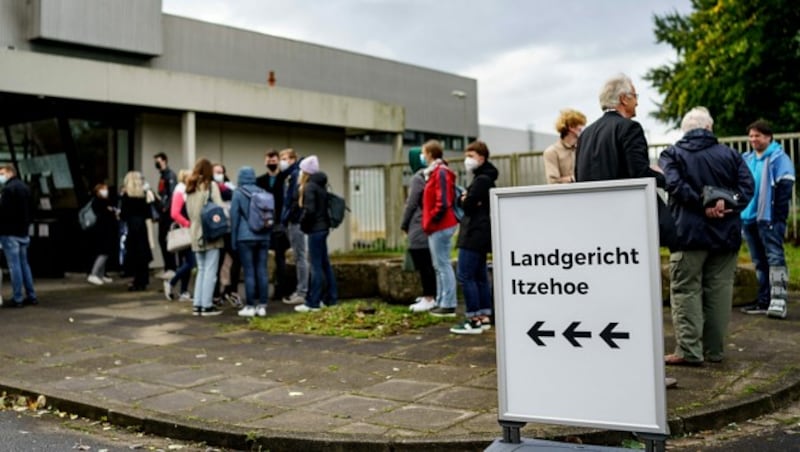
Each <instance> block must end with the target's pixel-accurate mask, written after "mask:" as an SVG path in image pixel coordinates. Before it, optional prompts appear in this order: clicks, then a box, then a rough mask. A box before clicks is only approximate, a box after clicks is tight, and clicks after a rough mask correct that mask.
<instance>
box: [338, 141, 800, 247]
mask: <svg viewBox="0 0 800 452" xmlns="http://www.w3.org/2000/svg"><path fill="white" fill-rule="evenodd" d="M774 139H775V140H776V141H778V142H779V143H780V144H781V145H782V146H783V148H784V150H786V153H787V154H789V157H791V159H792V161H793V162H794V164H795V169H796V170H797V169H798V168H797V166H798V164H800V155H799V154H798V153H799V152H800V151H799V150H798V148H800V133H789V134H776V135H775V137H774ZM719 141H720V142H722V143H724V144H726V145H728V146H730V147H731V148H733V149H735V150H737V151H739V152H745V151H747V150H748V149H749V147H750V144H749V141H748V138H747V137H746V136H738V137H725V138H720V139H719ZM668 146H669V145H668V144H653V145H651V146H650V149H649V155H650V159H651V161H652V162H653V163H654V164H655V163H657V161H658V155H659V154H660V153H661V151H663V150H664V149H666V148H667V147H668ZM492 163H493V164H494V165H495V166H496V167H497V170H498V172H499V176H498V179H497V186H498V187H512V186H522V185H540V184H545V183H547V180H546V178H545V173H544V158H543V153H542V152H529V153H518V154H508V155H497V156H493V157H492ZM450 168H451V169H453V170H454V171H455V172H456V174H457V175H458V177H457V179H456V180H457V183H458V184H460V185H464V186H466V185H469V182H470V178H468V176H467V174H466V171H465V169H464V162H463V161H462V160H460V159H453V161H451V162H450ZM347 171H348V175H349V183H350V190H349V194H350V199H348V205H349V206H350V207H351V209H352V215H351V216H350V218H351V221H350V240H351V243H350V247H351V248H352V249H361V250H373V251H383V250H387V249H396V248H402V247H404V246H405V236H404V235H403V234H402V232H401V231H400V220H401V219H402V214H403V209H404V207H405V199H406V197H407V196H408V182H409V180H410V179H411V170H410V169H409V167H408V164H405V163H392V164H388V165H372V166H353V167H349V168H348V169H347ZM798 190H799V188H798V186H797V184H795V190H794V193H793V195H792V206H791V212H792V215H791V217H790V219H789V221H790V223H791V224H792V227H791V228H790V234H791V237H792V238H793V239H794V240H795V241H796V240H797V238H798V221H800V218H798V217H800V212H799V211H798Z"/></svg>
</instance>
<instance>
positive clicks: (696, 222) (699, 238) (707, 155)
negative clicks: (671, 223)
mask: <svg viewBox="0 0 800 452" xmlns="http://www.w3.org/2000/svg"><path fill="white" fill-rule="evenodd" d="M658 164H659V166H661V168H662V169H663V170H664V178H665V179H666V190H667V193H669V206H670V212H671V213H672V217H673V218H674V219H675V226H676V228H677V230H678V240H677V244H676V245H675V246H674V247H672V248H673V249H674V250H676V251H680V250H712V251H714V250H720V251H736V250H738V249H739V246H740V245H741V244H742V233H741V228H742V224H741V219H740V218H739V215H738V212H733V213H730V214H728V215H725V217H724V218H707V217H706V216H705V207H704V206H703V187H705V186H706V185H710V186H713V187H718V188H725V189H728V190H732V191H734V192H736V193H739V195H740V200H741V201H740V202H739V206H738V209H736V210H741V208H742V207H743V206H745V205H746V204H747V203H748V202H749V201H750V199H751V198H752V196H753V177H752V176H751V175H750V170H749V169H748V168H747V165H745V163H744V160H743V159H742V157H741V156H740V155H739V153H738V152H736V151H734V150H733V149H731V148H729V147H728V146H725V145H722V144H720V143H719V142H718V141H717V138H716V137H715V136H714V134H713V133H711V132H710V131H708V130H705V129H694V130H690V131H688V132H686V134H685V135H684V136H683V138H681V139H680V140H678V142H677V143H675V144H674V145H673V146H670V147H669V148H667V149H666V150H665V151H664V152H662V153H661V157H660V158H659V160H658Z"/></svg>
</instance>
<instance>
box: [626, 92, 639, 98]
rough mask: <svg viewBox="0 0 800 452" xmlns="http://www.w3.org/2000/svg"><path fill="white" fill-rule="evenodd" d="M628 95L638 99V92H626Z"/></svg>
mask: <svg viewBox="0 0 800 452" xmlns="http://www.w3.org/2000/svg"><path fill="white" fill-rule="evenodd" d="M627 94H628V95H629V96H633V98H634V99H639V93H627Z"/></svg>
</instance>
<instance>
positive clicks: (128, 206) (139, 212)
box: [120, 194, 153, 273]
mask: <svg viewBox="0 0 800 452" xmlns="http://www.w3.org/2000/svg"><path fill="white" fill-rule="evenodd" d="M148 218H150V206H148V205H147V200H146V199H145V198H131V197H129V196H128V195H127V194H123V195H122V198H120V219H121V220H122V221H124V222H125V223H126V224H127V225H128V237H127V238H126V239H125V268H126V269H127V270H128V271H129V272H131V273H135V272H136V269H142V268H146V267H147V266H148V264H150V261H152V260H153V253H152V252H151V251H150V241H149V240H148V238H147V219H148Z"/></svg>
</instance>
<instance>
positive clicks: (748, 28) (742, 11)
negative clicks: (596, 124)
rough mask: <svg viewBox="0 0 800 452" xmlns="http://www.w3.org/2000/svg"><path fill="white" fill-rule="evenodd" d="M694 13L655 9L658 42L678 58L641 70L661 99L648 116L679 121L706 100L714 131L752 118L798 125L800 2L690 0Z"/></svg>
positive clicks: (786, 127) (740, 129) (782, 126)
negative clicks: (674, 52)
mask: <svg viewBox="0 0 800 452" xmlns="http://www.w3.org/2000/svg"><path fill="white" fill-rule="evenodd" d="M692 8H693V10H694V11H693V12H692V13H690V14H688V15H686V16H684V15H680V14H678V13H677V12H672V13H668V14H666V15H664V16H655V17H654V22H655V30H654V32H655V36H656V40H657V42H659V43H666V44H669V45H671V46H672V47H673V48H674V49H675V50H676V51H677V61H676V62H674V63H671V64H667V65H662V66H660V67H657V68H655V69H651V70H650V71H648V73H647V75H646V76H645V79H646V80H648V81H650V82H651V83H652V85H653V86H654V87H655V88H656V89H657V90H658V92H659V93H661V94H662V95H664V102H663V103H662V104H660V105H659V110H658V111H657V112H655V113H653V116H654V117H655V118H657V119H659V120H661V121H664V122H667V123H670V124H675V125H678V124H679V123H680V120H681V118H682V117H683V115H684V114H685V113H686V112H687V111H689V109H691V108H692V107H695V106H698V105H702V106H705V107H707V108H708V109H709V110H710V111H711V114H712V115H713V116H714V121H715V124H714V131H715V133H716V134H717V135H719V136H724V135H742V134H744V133H745V130H744V129H745V127H746V126H747V124H749V123H751V122H752V121H754V120H756V119H758V118H764V119H767V120H769V121H771V122H772V123H773V126H774V130H776V131H781V132H794V131H800V77H799V76H798V75H799V74H798V72H800V8H798V7H797V2H796V0H692Z"/></svg>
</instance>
